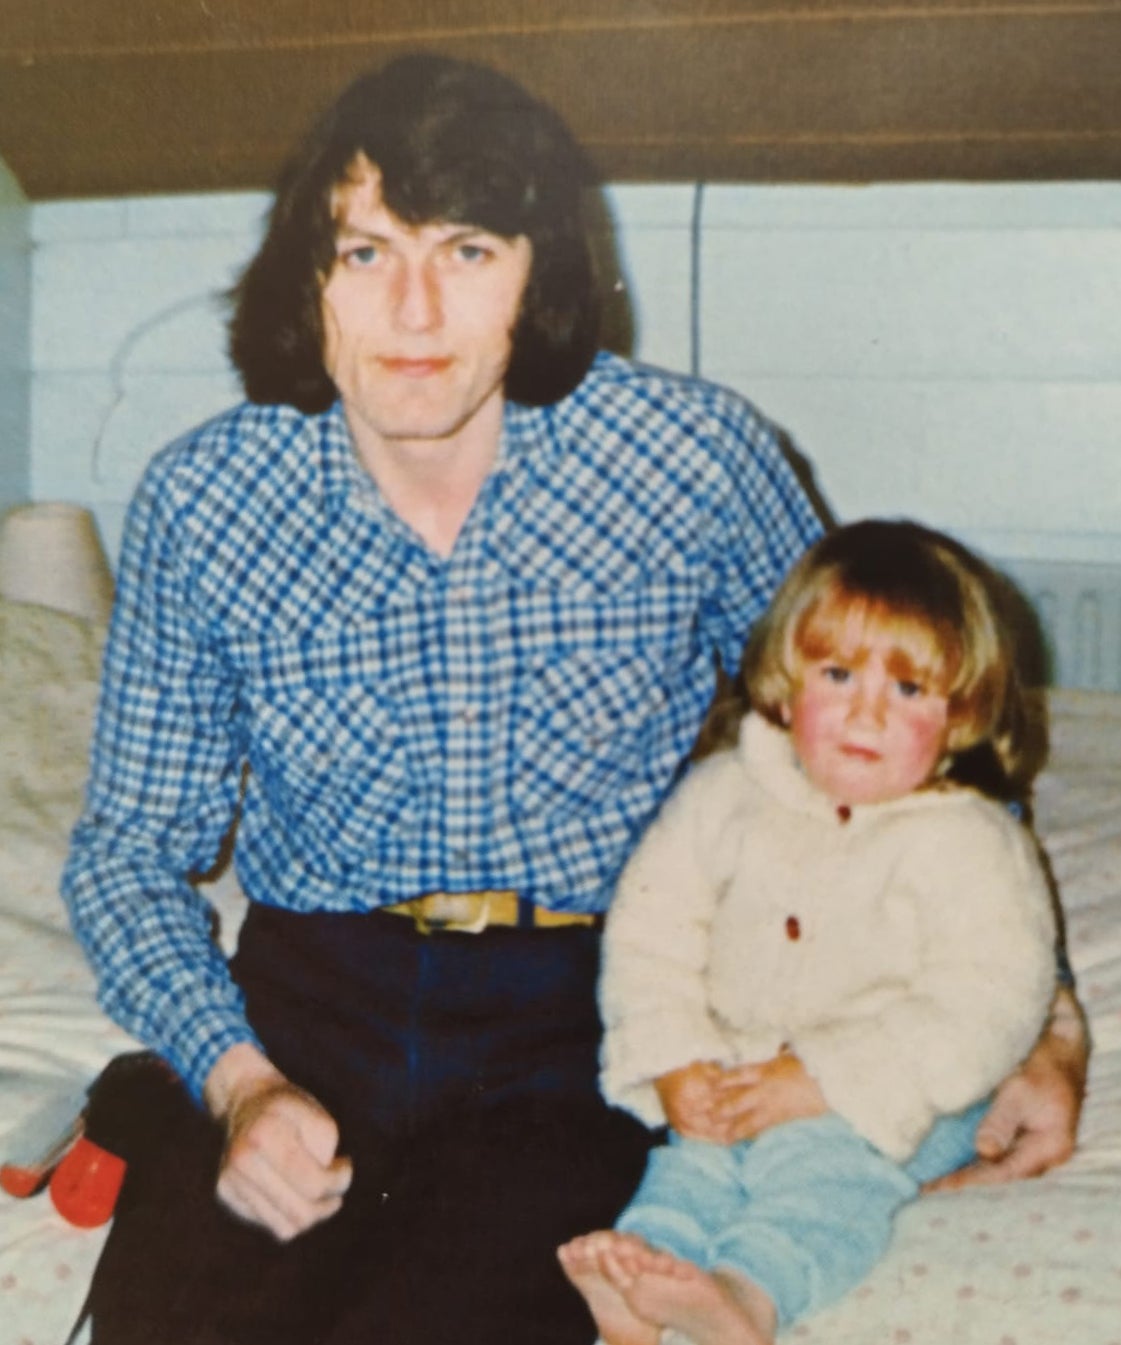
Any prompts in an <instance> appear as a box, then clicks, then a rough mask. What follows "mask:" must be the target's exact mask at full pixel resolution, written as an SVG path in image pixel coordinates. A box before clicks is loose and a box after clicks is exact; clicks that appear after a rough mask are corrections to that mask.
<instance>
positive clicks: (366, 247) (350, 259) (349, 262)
mask: <svg viewBox="0 0 1121 1345" xmlns="http://www.w3.org/2000/svg"><path fill="white" fill-rule="evenodd" d="M341 255H342V259H343V263H344V264H345V265H346V266H357V267H363V266H371V265H372V264H373V263H374V262H375V261H376V260H377V257H378V250H377V248H376V247H374V245H373V244H372V243H363V244H362V245H361V246H360V247H351V248H345V249H344V250H343V252H342V254H341Z"/></svg>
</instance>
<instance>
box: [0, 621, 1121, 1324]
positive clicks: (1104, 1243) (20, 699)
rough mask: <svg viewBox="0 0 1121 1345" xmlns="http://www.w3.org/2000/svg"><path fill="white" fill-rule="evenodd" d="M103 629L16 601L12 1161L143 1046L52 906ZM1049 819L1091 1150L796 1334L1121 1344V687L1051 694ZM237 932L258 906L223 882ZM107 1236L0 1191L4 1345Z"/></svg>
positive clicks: (925, 1221) (2, 1025) (1, 763)
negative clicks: (49, 1113) (50, 1118)
mask: <svg viewBox="0 0 1121 1345" xmlns="http://www.w3.org/2000/svg"><path fill="white" fill-rule="evenodd" d="M100 648H101V631H100V629H99V628H98V627H97V626H96V625H95V624H92V623H90V622H87V621H83V620H80V619H78V618H75V617H73V616H69V615H66V614H64V613H61V612H58V611H54V610H51V609H49V608H46V607H37V606H34V605H32V604H26V603H14V602H4V601H2V600H0V1156H3V1155H4V1154H5V1152H6V1150H7V1148H8V1146H9V1145H10V1144H11V1143H12V1142H13V1136H14V1134H15V1132H16V1131H17V1130H18V1129H19V1128H20V1127H21V1126H23V1125H25V1124H26V1122H27V1118H28V1117H30V1116H33V1115H35V1114H37V1113H38V1112H40V1111H41V1110H42V1109H49V1108H51V1107H52V1106H54V1105H56V1104H59V1103H60V1102H63V1103H64V1102H65V1100H66V1099H67V1098H69V1097H71V1096H73V1095H75V1094H78V1095H80V1094H81V1091H82V1090H83V1089H84V1087H85V1085H86V1083H87V1082H88V1081H89V1080H90V1079H91V1078H92V1077H93V1076H94V1075H95V1073H96V1072H97V1070H98V1069H99V1067H100V1066H101V1064H102V1063H103V1062H104V1061H106V1060H107V1059H108V1058H109V1057H110V1056H112V1055H114V1054H115V1053H117V1052H120V1051H124V1050H130V1049H134V1048H135V1043H134V1042H132V1041H131V1040H130V1039H129V1038H128V1037H126V1036H125V1035H124V1034H123V1033H122V1032H121V1031H119V1030H118V1029H117V1028H115V1027H114V1026H113V1025H112V1024H111V1023H109V1022H108V1021H107V1020H106V1019H105V1018H104V1016H103V1015H102V1014H101V1013H100V1012H99V1011H98V1009H97V1008H96V1006H95V1003H94V997H93V986H92V978H91V976H90V974H89V971H88V970H87V968H86V965H85V963H84V960H83V957H82V955H81V953H80V951H79V949H78V947H77V945H76V944H75V942H74V940H73V939H72V937H71V936H70V933H69V931H68V927H67V922H66V918H65V915H64V912H63V910H62V907H61V903H60V901H59V899H58V896H57V894H56V888H57V881H58V875H59V870H60V867H61V864H62V860H63V856H64V851H65V845H66V839H67V834H68V831H69V828H70V826H71V824H72V822H73V821H74V819H75V817H76V815H77V811H78V808H79V804H80V798H81V790H82V782H83V778H84V774H85V753H86V744H87V740H88V735H89V728H90V722H91V717H92V713H93V706H94V700H95V696H96V683H97V672H98V664H99V657H100ZM1050 708H1051V720H1052V744H1053V745H1052V755H1051V761H1050V763H1049V766H1048V768H1047V770H1046V772H1045V773H1044V775H1043V776H1042V778H1041V779H1040V781H1039V784H1038V789H1037V798H1036V813H1037V822H1038V827H1039V830H1040V833H1041V835H1042V837H1043V838H1044V841H1045V844H1046V847H1047V849H1048V852H1049V854H1050V857H1051V861H1052V864H1053V867H1054V870H1055V874H1056V877H1057V879H1058V881H1059V884H1060V885H1061V888H1062V891H1063V895H1064V902H1065V909H1066V916H1067V924H1068V939H1069V945H1070V952H1071V958H1072V961H1073V964H1074V967H1075V971H1076V973H1077V976H1078V982H1079V989H1080V994H1081V997H1082V1000H1083V1003H1084V1004H1085V1007H1086V1009H1087V1012H1088V1014H1089V1017H1090V1022H1091V1028H1092V1032H1093V1038H1094V1044H1095V1049H1094V1054H1093V1060H1092V1068H1091V1074H1090V1086H1089V1096H1088V1100H1087V1105H1086V1109H1085V1114H1084V1119H1083V1124H1082V1131H1081V1136H1080V1141H1079V1146H1078V1151H1077V1153H1076V1155H1075V1157H1074V1159H1073V1160H1072V1161H1071V1162H1070V1163H1069V1164H1067V1165H1066V1166H1065V1167H1064V1168H1063V1169H1062V1170H1060V1171H1058V1172H1055V1173H1053V1174H1050V1175H1048V1176H1047V1177H1045V1178H1042V1179H1040V1180H1038V1181H1034V1182H1028V1183H1020V1184H1017V1185H1015V1186H1007V1187H1000V1188H994V1189H989V1190H978V1191H973V1192H967V1193H961V1194H956V1195H943V1196H934V1197H927V1198H925V1199H923V1200H921V1201H920V1202H918V1203H917V1204H916V1205H914V1206H912V1207H911V1208H910V1209H908V1210H907V1211H906V1212H905V1213H904V1215H903V1217H902V1219H901V1221H900V1227H899V1232H898V1237H897V1239H896V1242H895V1245H894V1248H893V1250H892V1252H891V1254H890V1255H889V1256H888V1258H887V1259H886V1261H885V1262H884V1263H883V1264H882V1265H881V1266H880V1267H879V1268H878V1270H877V1271H876V1272H875V1274H874V1275H873V1276H872V1278H871V1279H870V1280H869V1281H868V1282H867V1283H866V1284H865V1285H863V1286H862V1287H861V1288H860V1289H858V1290H857V1291H856V1292H855V1293H854V1294H853V1295H851V1296H850V1297H849V1298H848V1299H847V1300H845V1301H844V1302H843V1303H841V1304H840V1305H838V1306H837V1307H835V1308H834V1309H832V1310H830V1311H828V1312H826V1313H824V1314H823V1315H821V1316H820V1317H818V1318H816V1319H814V1320H813V1321H811V1322H808V1323H805V1324H803V1325H801V1326H798V1327H795V1328H794V1329H793V1330H792V1331H790V1332H789V1333H788V1338H789V1339H790V1340H797V1341H799V1342H809V1345H825V1342H826V1341H829V1342H835V1341H837V1340H843V1341H852V1342H858V1341H859V1342H868V1345H945V1343H946V1342H947V1341H954V1342H955V1343H956V1345H1054V1342H1055V1341H1060V1340H1061V1341H1070V1342H1075V1343H1076V1345H1121V1246H1119V1242H1121V1240H1119V1239H1118V1237H1117V1234H1118V1232H1119V1230H1121V694H1116V693H1108V692H1075V691H1054V692H1052V693H1050ZM209 891H210V894H211V896H212V899H213V900H214V902H215V904H216V906H217V907H218V909H219V912H220V921H221V927H222V929H223V931H224V933H223V939H224V941H226V942H227V943H228V941H229V940H230V939H231V938H232V935H233V932H234V931H235V929H236V926H237V923H238V917H239V910H240V898H239V896H238V894H237V891H236V887H235V886H234V885H233V883H232V881H231V880H230V879H229V878H226V879H223V880H219V881H218V882H217V883H216V884H214V885H212V886H211V888H210V889H209ZM104 1236H105V1229H104V1228H101V1229H94V1230H82V1229H78V1228H75V1227H72V1226H71V1225H69V1224H67V1223H66V1222H65V1221H64V1220H63V1219H62V1218H61V1217H60V1215H59V1214H58V1213H57V1212H56V1211H55V1209H54V1208H53V1206H52V1204H51V1201H50V1199H49V1196H47V1195H44V1194H40V1195H38V1196H34V1197H31V1198H29V1199H23V1200H20V1199H14V1198H12V1197H10V1196H8V1195H6V1194H0V1345H62V1343H63V1342H64V1341H65V1340H66V1337H67V1334H68V1332H69V1330H70V1327H71V1325H72V1324H73V1321H74V1319H75V1316H76V1314H77V1312H78V1309H79V1308H80V1306H81V1303H82V1300H83V1298H84V1295H85V1290H86V1286H87V1284H88V1280H89V1276H90V1272H91V1270H92V1267H93V1265H94V1264H95V1262H96V1259H97V1255H98V1252H99V1249H100V1246H101V1244H102V1241H103V1239H104Z"/></svg>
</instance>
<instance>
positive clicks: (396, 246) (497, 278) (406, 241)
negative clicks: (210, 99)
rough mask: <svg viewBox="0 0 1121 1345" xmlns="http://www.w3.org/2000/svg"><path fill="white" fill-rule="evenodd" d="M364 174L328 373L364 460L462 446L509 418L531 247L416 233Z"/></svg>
mask: <svg viewBox="0 0 1121 1345" xmlns="http://www.w3.org/2000/svg"><path fill="white" fill-rule="evenodd" d="M358 169H359V171H358V172H357V173H356V175H355V177H354V178H353V179H352V180H351V181H349V182H347V183H345V184H343V185H342V186H340V187H339V188H337V189H336V191H335V197H334V202H333V205H334V214H335V219H336V225H337V233H336V259H335V263H334V265H333V267H332V269H331V272H330V274H329V275H328V276H327V277H326V280H325V282H324V285H323V300H322V302H323V325H324V331H325V349H324V365H325V367H326V369H327V372H328V373H329V374H330V375H331V378H332V379H333V380H334V383H335V386H336V387H337V388H338V390H339V393H340V395H341V396H342V399H343V403H344V405H345V407H346V412H347V418H348V420H349V422H350V425H351V429H352V431H353V432H354V434H355V437H356V440H357V442H358V447H359V450H360V451H361V450H363V449H371V448H372V449H373V450H374V451H375V452H376V451H377V450H378V448H379V447H380V446H384V445H385V444H386V443H387V442H389V441H394V442H395V443H396V444H397V446H398V447H405V446H407V445H415V446H416V447H418V448H420V447H422V446H423V445H425V444H432V443H435V442H437V441H439V442H446V441H454V440H455V438H456V436H458V435H460V434H461V433H464V432H469V431H470V429H471V428H472V426H475V425H476V424H477V423H479V421H480V417H482V418H484V419H485V418H486V417H487V416H493V415H494V413H496V412H497V413H499V417H500V412H501V405H502V396H503V394H502V383H503V379H504V378H505V374H506V368H507V365H508V364H509V361H510V342H511V333H512V331H513V328H514V324H515V322H516V321H517V317H518V313H519V310H520V306H521V300H522V295H523V293H524V291H525V286H526V281H527V280H528V278H529V269H530V261H531V248H530V244H529V241H528V239H526V238H524V237H517V238H513V239H508V238H502V237H500V236H498V235H497V234H492V233H489V232H487V231H486V230H485V229H479V228H475V227H473V226H470V225H464V224H448V223H438V222H437V223H430V224H421V225H417V226H413V225H408V224H405V223H403V222H402V221H401V220H400V219H398V218H397V217H396V216H395V215H393V214H392V213H391V212H390V211H389V210H388V209H387V208H386V206H385V204H384V203H383V201H382V194H381V179H380V174H379V173H378V171H377V169H376V168H375V167H374V166H373V165H372V164H370V163H369V162H368V161H360V162H359V165H358ZM494 423H495V424H498V423H499V421H498V420H497V419H496V420H495V421H494Z"/></svg>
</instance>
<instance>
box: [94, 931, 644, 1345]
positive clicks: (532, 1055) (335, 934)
mask: <svg viewBox="0 0 1121 1345" xmlns="http://www.w3.org/2000/svg"><path fill="white" fill-rule="evenodd" d="M598 963H599V935H598V933H597V932H596V931H594V930H592V929H590V928H582V927H571V928H569V927H565V928H560V929H537V930H520V929H506V928H497V929H488V930H486V931H484V932H483V933H482V934H477V935H473V934H464V933H432V934H421V933H419V932H418V931H417V930H416V929H415V928H414V926H413V924H412V922H411V921H409V920H406V919H403V918H401V917H398V916H392V915H386V914H376V913H375V914H371V915H330V914H311V915H295V914H291V913H288V912H281V911H275V910H271V909H269V908H265V907H260V906H255V907H253V908H252V909H251V912H250V914H249V917H248V918H247V921H246V925H245V928H244V929H243V931H242V936H241V941H240V944H239V949H238V954H237V957H236V958H235V960H234V964H233V969H234V974H235V976H236V978H237V980H238V983H239V984H240V985H241V986H242V988H243V989H244V991H245V994H246V1001H247V1010H248V1014H249V1018H250V1021H251V1023H252V1024H253V1027H254V1029H255V1031H256V1032H257V1033H258V1034H259V1036H260V1038H261V1040H262V1042H263V1043H264V1044H265V1046H266V1048H267V1050H268V1053H269V1055H270V1058H271V1059H272V1060H273V1061H274V1062H275V1063H276V1064H277V1066H278V1067H279V1068H280V1069H281V1070H283V1071H284V1072H285V1074H287V1075H288V1077H290V1078H291V1079H292V1080H293V1081H295V1082H297V1083H299V1084H300V1085H301V1086H303V1087H304V1088H306V1089H308V1091H309V1092H311V1093H313V1094H314V1095H315V1096H316V1097H317V1098H318V1099H319V1100H320V1101H321V1102H322V1103H323V1104H324V1105H325V1106H326V1107H327V1108H328V1110H329V1111H330V1112H331V1113H332V1114H333V1115H334V1116H335V1118H336V1120H337V1121H338V1122H339V1126H340V1132H341V1145H340V1149H341V1151H342V1152H345V1153H347V1154H348V1155H349V1156H350V1157H351V1158H352V1160H353V1162H354V1170H355V1177H354V1183H353V1185H352V1187H351V1190H350V1191H349V1192H348V1194H347V1197H346V1200H345V1203H344V1207H343V1209H342V1211H341V1212H340V1213H339V1214H338V1215H336V1216H335V1217H334V1218H332V1219H330V1220H328V1221H327V1222H325V1223H324V1224H322V1225H320V1226H318V1227H317V1228H315V1229H312V1230H310V1231H309V1232H308V1233H306V1234H304V1235H302V1236H301V1237H299V1238H297V1239H295V1240H294V1241H293V1242H291V1243H288V1244H283V1245H282V1244H278V1243H277V1242H275V1241H274V1240H273V1239H272V1238H271V1237H270V1236H269V1235H268V1234H267V1233H265V1232H263V1231H262V1230H260V1229H257V1228H255V1227H251V1226H249V1225H245V1224H242V1223H240V1222H239V1221H237V1220H236V1219H234V1218H233V1217H232V1216H230V1215H229V1214H227V1213H226V1211H225V1210H224V1209H223V1208H222V1207H221V1206H220V1205H219V1204H218V1202H217V1200H216V1198H215V1196H214V1185H215V1180H216V1175H217V1168H218V1163H219V1161H220V1154H221V1143H222V1136H221V1132H220V1130H219V1128H218V1127H216V1126H215V1125H214V1124H213V1123H212V1122H211V1121H210V1120H209V1119H208V1118H207V1117H206V1116H204V1115H203V1114H202V1113H201V1112H200V1111H199V1110H198V1109H197V1108H196V1107H195V1106H194V1105H193V1104H192V1103H191V1102H190V1101H189V1099H188V1098H187V1096H186V1094H185V1093H182V1094H181V1095H180V1096H179V1098H178V1100H177V1101H176V1102H174V1103H173V1104H172V1105H171V1106H170V1107H169V1106H168V1105H167V1099H166V1096H165V1097H164V1098H163V1100H162V1101H161V1102H160V1103H159V1104H158V1105H157V1104H155V1103H154V1104H153V1107H152V1115H153V1118H154V1120H153V1125H154V1127H155V1129H156V1131H157V1132H158V1133H152V1134H149V1135H148V1136H147V1138H146V1142H145V1143H144V1145H142V1146H140V1148H141V1151H140V1152H138V1153H137V1154H136V1155H135V1156H134V1157H133V1158H132V1159H130V1168H129V1175H128V1179H127V1181H126V1186H125V1190H124V1192H123V1194H122V1199H121V1203H120V1205H119V1207H118V1214H117V1217H116V1219H115V1221H114V1226H113V1229H112V1232H111V1235H110V1238H109V1241H108V1243H107V1245H106V1250H105V1253H104V1255H103V1257H102V1260H101V1264H100V1265H99V1267H98V1272H97V1275H96V1277H95V1282H94V1290H93V1296H92V1307H93V1321H94V1336H93V1340H94V1345H140V1342H144V1345H150V1343H151V1342H152V1341H154V1340H158V1341H160V1342H161V1345H266V1342H267V1345H358V1342H363V1345H437V1342H439V1345H448V1342H450V1341H455V1342H456V1343H457V1345H496V1342H498V1341H501V1340H505V1339H516V1340H517V1341H518V1342H519V1345H590V1342H591V1341H593V1340H594V1339H595V1334H596V1333H595V1329H594V1327H593V1325H592V1322H591V1319H590V1317H589V1316H588V1315H587V1313H586V1310H585V1308H584V1305H583V1302H582V1300H581V1299H580V1297H579V1295H577V1294H576V1293H575V1292H574V1291H573V1290H572V1289H571V1288H570V1286H569V1285H568V1283H567V1281H566V1280H565V1279H564V1277H563V1275H562V1274H561V1272H560V1270H559V1268H558V1265H557V1263H556V1259H555V1248H556V1246H557V1245H558V1244H559V1243H560V1242H562V1241H564V1240H566V1239H567V1238H569V1237H572V1236H573V1235H575V1234H577V1233H581V1232H585V1231H588V1230H590V1229H592V1228H599V1227H607V1226H610V1225H611V1224H612V1223H613V1222H614V1219H615V1217H616V1216H617V1214H618V1213H619V1211H620V1210H621V1209H622V1207H623V1205H624V1204H625V1203H626V1201H627V1199H628V1198H629V1196H630V1195H631V1193H632V1192H633V1190H634V1188H635V1187H636V1185H637V1183H638V1181H639V1179H640V1177H641V1175H642V1171H643V1167H644V1163H645V1158H646V1153H647V1150H648V1147H649V1142H650V1136H649V1134H648V1132H647V1131H646V1130H645V1129H644V1128H643V1127H642V1126H640V1125H639V1124H638V1123H637V1122H635V1121H634V1120H632V1119H631V1118H629V1117H627V1116H625V1115H623V1114H622V1113H620V1112H618V1111H615V1110H613V1109H611V1108H609V1107H607V1106H606V1104H605V1103H604V1102H603V1101H602V1099H601V1098H600V1095H599V1092H598V1089H597V1083H596V1076H597V1068H598V1049H599V1039H600V1032H601V1029H600V1023H599V1019H598V1015H597V1012H596V1004H595V985H596V978H597V973H598Z"/></svg>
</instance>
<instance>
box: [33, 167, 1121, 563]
mask: <svg viewBox="0 0 1121 1345" xmlns="http://www.w3.org/2000/svg"><path fill="white" fill-rule="evenodd" d="M266 205H267V199H266V198H265V197H264V196H261V195H256V194H244V195H226V196H217V195H216V196H199V197H168V198H152V199H143V200H121V201H108V202H106V201H100V202H85V203H62V204H46V205H39V206H35V207H33V208H32V211H31V220H32V231H33V237H34V242H35V258H34V269H33V292H32V293H33V320H32V343H31V362H32V375H33V377H32V397H31V449H30V470H31V491H32V495H33V496H34V497H36V498H48V497H56V496H64V497H67V498H73V499H78V500H79V501H81V502H88V503H90V504H92V505H93V507H94V508H95V509H96V510H97V512H98V515H99V518H100V520H101V523H102V528H103V531H104V533H105V535H106V538H107V541H108V543H109V546H110V549H111V550H114V551H115V548H116V542H117V536H118V533H119V527H120V521H121V515H122V511H123V506H124V501H125V500H126V499H127V497H128V495H129V493H130V491H131V489H132V486H133V484H134V482H135V480H136V477H137V475H138V473H139V471H140V469H141V467H142V465H143V463H144V462H145V461H146V460H147V458H148V456H149V455H150V454H151V453H152V452H153V451H154V450H155V449H156V448H158V447H159V446H160V445H161V444H163V443H165V442H166V441H167V440H169V439H171V438H172V437H174V436H175V435H177V434H178V433H180V432H181V431H183V430H185V429H187V428H189V427H190V426H191V425H192V424H194V423H196V422H197V421H199V420H201V419H203V418H204V417H205V416H207V415H210V414H212V413H213V412H214V411H216V410H218V409H220V408H221V407H222V406H224V405H226V404H228V403H229V402H230V401H231V400H233V399H234V398H235V397H236V396H237V387H236V383H235V381H234V379H233V377H232V375H231V373H230V371H229V369H228V366H227V363H226V359H225V354H224V347H225V332H224V315H223V312H222V309H221V306H220V305H219V303H218V302H217V296H218V295H219V294H220V293H221V291H223V290H224V289H225V288H226V287H227V286H228V285H229V284H230V283H231V281H232V280H233V279H234V276H235V275H236V273H237V269H238V267H239V266H240V265H241V264H242V263H243V261H244V260H245V259H246V258H247V257H248V255H249V254H250V252H251V251H252V248H253V246H254V243H255V240H256V238H257V236H258V230H259V223H260V219H261V216H262V214H263V211H264V209H265V208H266ZM608 206H609V210H610V213H611V215H612V217H613V220H614V224H615V228H616V233H617V239H618V243H617V251H618V253H619V260H620V263H621V269H622V274H623V276H624V277H625V279H626V283H627V287H628V294H629V296H630V299H631V303H632V307H633V319H634V321H633V326H634V333H635V337H636V353H637V354H638V355H639V356H640V357H641V358H643V359H646V360H648V361H650V362H652V363H656V364H662V365H664V366H667V367H670V368H677V369H689V368H691V367H694V365H695V366H696V367H699V369H700V370H701V372H703V373H705V374H707V375H709V376H711V377H713V378H716V379H718V380H720V381H722V382H726V383H729V384H731V385H733V386H735V387H738V388H740V389H742V390H743V391H745V392H746V393H747V394H748V395H750V396H751V397H752V398H754V400H756V401H757V403H758V404H759V405H760V406H761V407H762V408H763V409H764V410H766V411H767V412H768V413H769V414H770V415H771V416H772V417H773V418H775V419H776V420H777V421H779V422H780V424H781V425H782V426H783V427H784V428H785V429H786V431H787V432H788V433H789V435H790V437H791V439H792V440H793V442H794V443H795V444H796V446H797V447H798V448H799V449H800V450H801V452H802V453H803V454H805V455H806V456H807V457H808V458H809V459H810V461H811V462H812V464H813V465H814V467H815V469H816V473H817V477H818V480H819V483H820V485H821V487H822V489H823V492H824V494H825V496H826V498H827V499H828V501H829V502H830V504H831V506H832V507H833V509H834V511H835V512H836V513H837V514H838V516H840V517H842V518H852V517H857V516H860V515H863V514H868V513H891V514H898V513H907V514H912V515H916V516H919V517H922V518H924V519H926V520H927V521H929V522H932V523H934V524H936V525H939V526H943V527H947V528H950V529H951V530H953V531H955V532H958V533H959V534H961V535H962V536H964V537H965V538H966V539H967V540H969V541H972V542H974V543H975V544H977V545H979V546H981V547H982V548H983V549H985V550H987V551H988V552H989V554H990V555H995V556H1009V557H1026V558H1035V559H1041V560H1046V559H1052V558H1067V559H1071V560H1074V561H1085V562H1098V563H1116V562H1121V454H1119V452H1118V447H1119V445H1118V437H1119V436H1118V429H1117V426H1118V425H1119V424H1121V185H1119V184H1054V185H1042V186H996V185H993V186H984V185H982V186H966V185H962V186H955V185H952V184H950V185H946V184H943V185H934V184H931V185H919V186H902V187H888V186H878V187H869V188H845V187H736V186H709V187H706V188H704V189H703V191H702V193H701V197H700V200H699V201H698V197H697V192H696V191H695V189H693V188H692V187H689V186H686V185H682V186H669V185H659V186H653V185H652V186H635V185H627V186H620V187H617V188H614V189H613V190H612V191H610V192H609V194H608ZM698 206H699V218H700V221H701V230H700V234H699V237H698V238H696V239H694V234H693V226H694V222H695V219H696V218H697V215H698ZM695 243H696V258H697V262H698V269H697V276H698V278H699V286H698V288H697V289H696V290H694V286H693V279H694V271H693V263H694V244H695ZM694 337H696V340H694Z"/></svg>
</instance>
